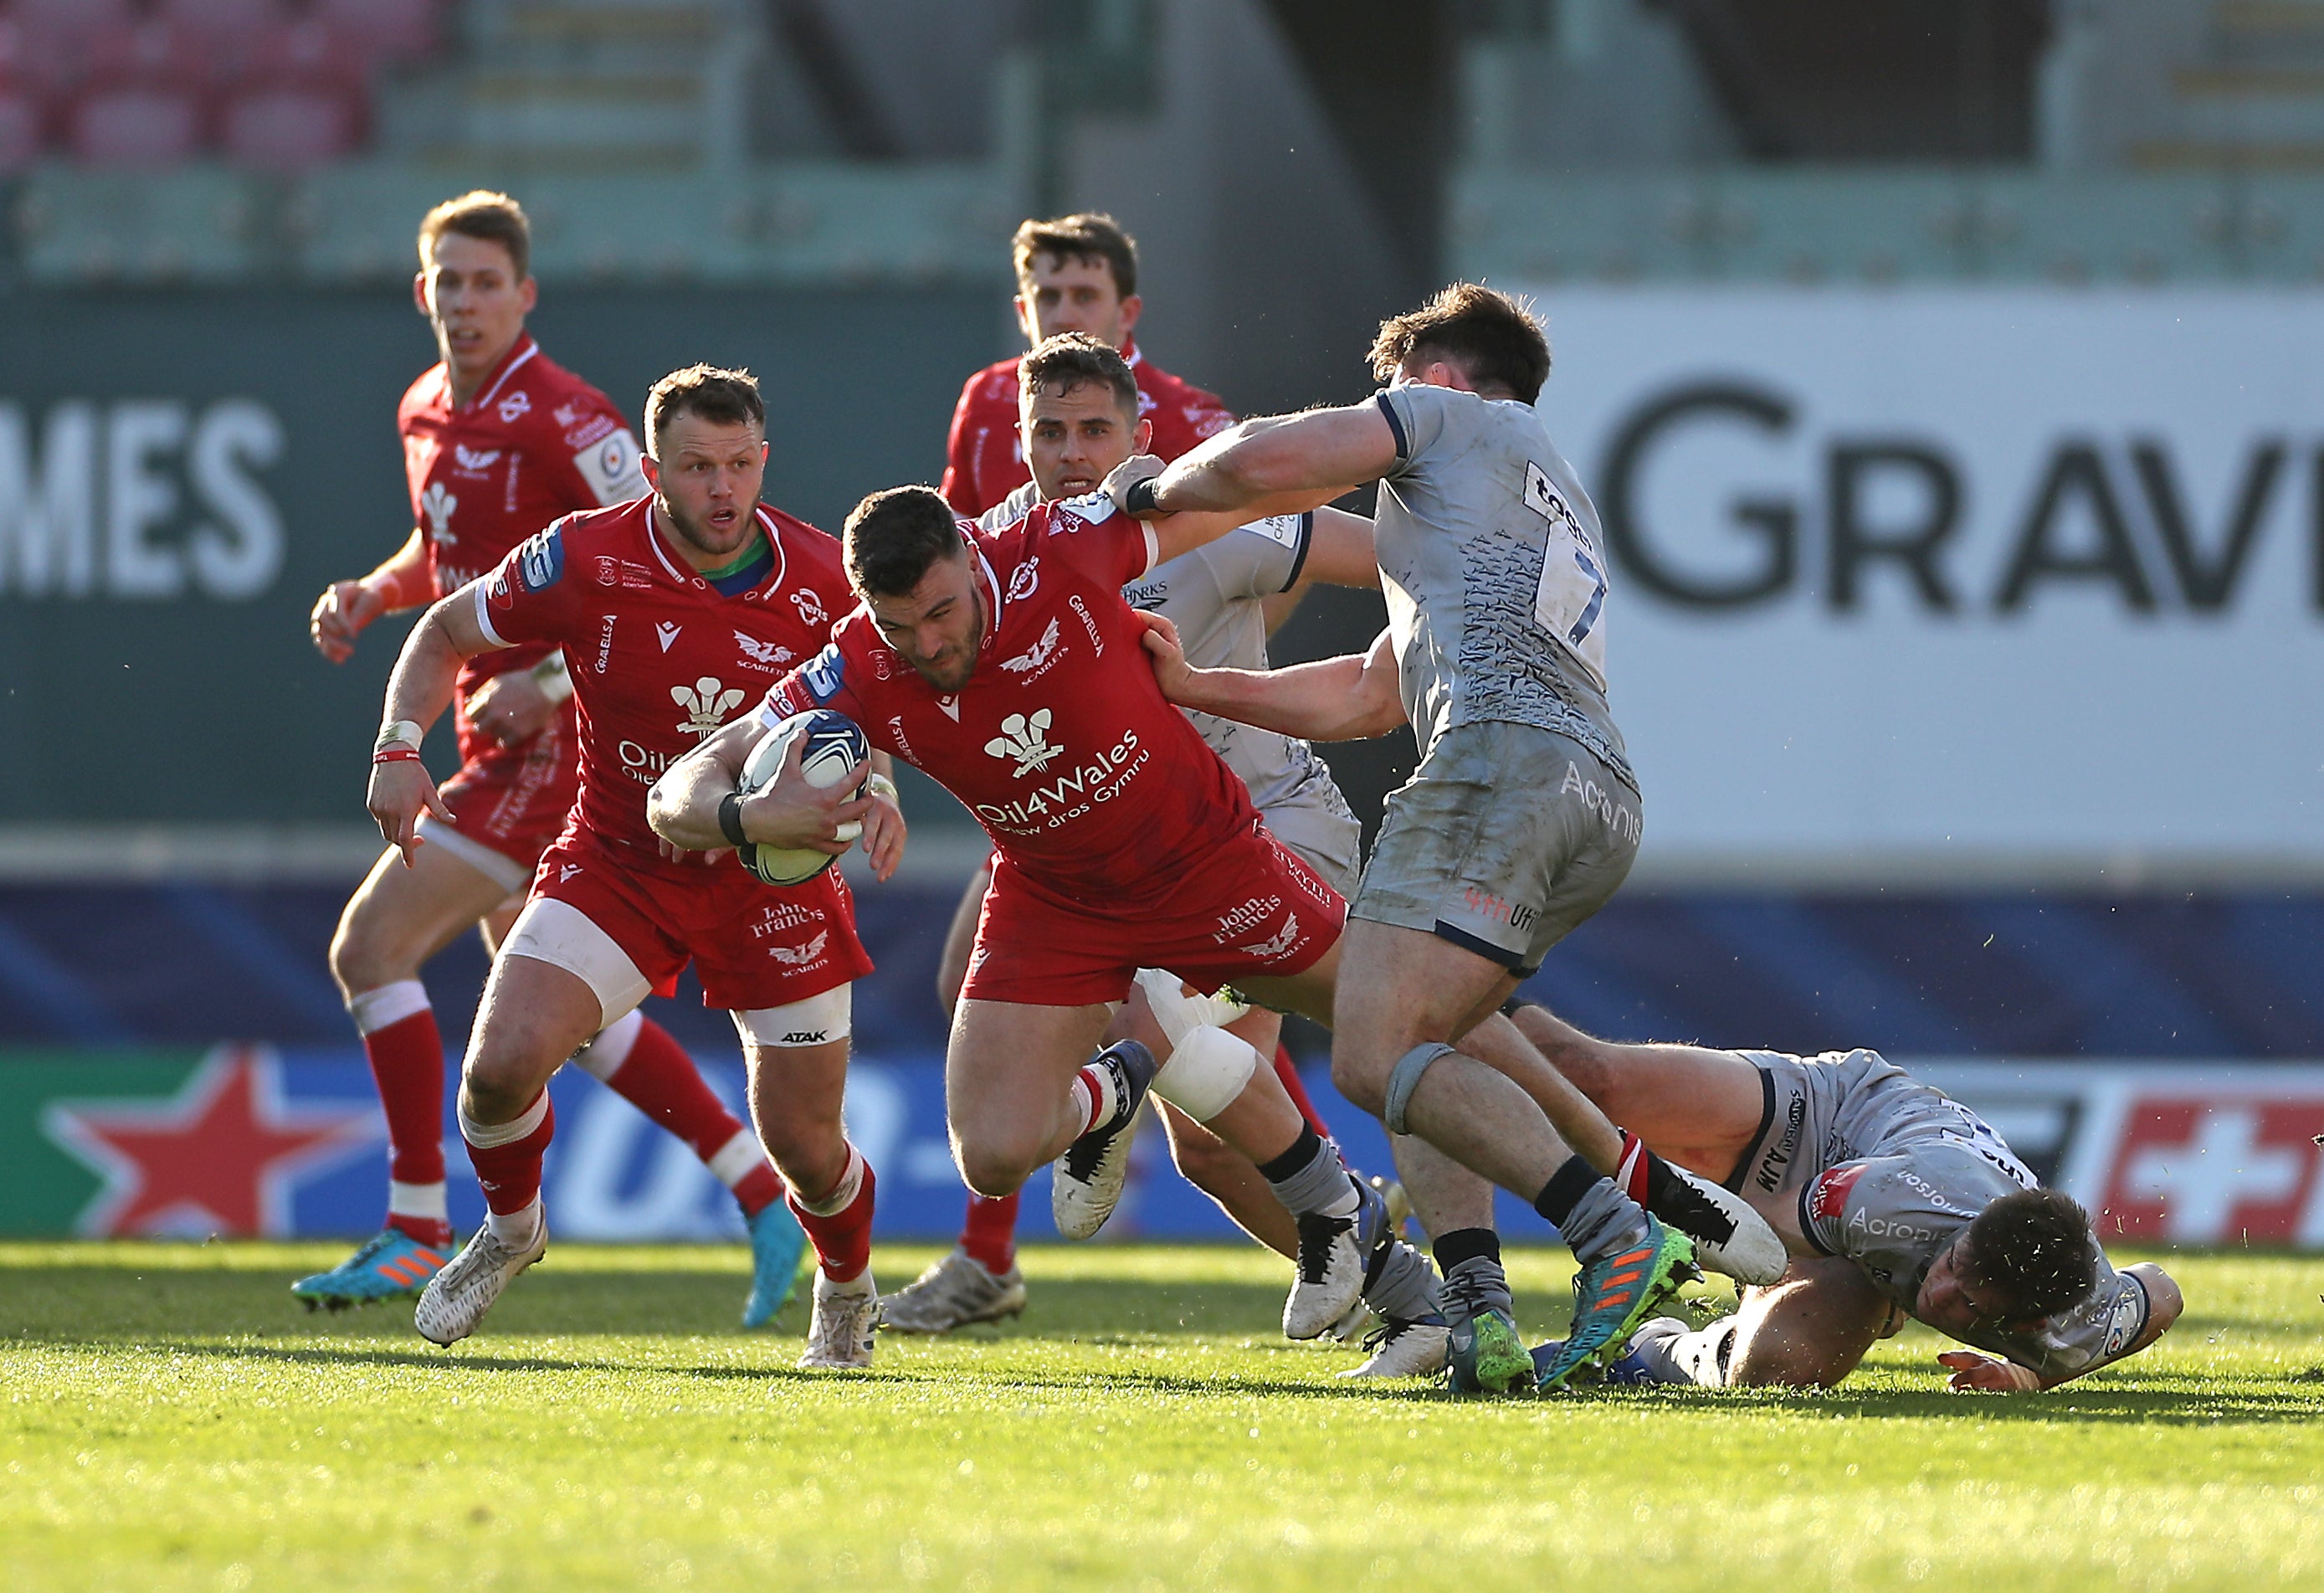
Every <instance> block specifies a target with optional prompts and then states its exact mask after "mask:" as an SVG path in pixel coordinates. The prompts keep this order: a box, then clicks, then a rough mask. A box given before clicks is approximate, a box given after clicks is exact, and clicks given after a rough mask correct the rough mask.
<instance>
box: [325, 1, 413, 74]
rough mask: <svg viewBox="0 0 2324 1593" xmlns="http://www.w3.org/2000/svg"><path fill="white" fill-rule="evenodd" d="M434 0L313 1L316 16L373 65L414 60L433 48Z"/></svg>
mask: <svg viewBox="0 0 2324 1593" xmlns="http://www.w3.org/2000/svg"><path fill="white" fill-rule="evenodd" d="M439 9H440V7H439V6H438V4H437V0H315V15H317V16H318V17H319V18H321V19H322V20H323V21H324V22H326V23H329V24H330V25H331V27H332V29H333V30H334V31H335V32H339V33H341V34H344V35H345V36H346V37H347V38H350V39H353V40H355V41H356V42H358V43H359V45H360V46H361V48H362V50H363V52H364V55H365V56H366V57H367V58H368V59H369V60H372V61H373V62H374V64H377V63H383V62H390V61H404V60H418V59H419V58H420V57H421V56H423V55H426V54H428V53H429V51H433V50H434V49H435V48H436V42H437V38H438V15H437V14H438V10H439Z"/></svg>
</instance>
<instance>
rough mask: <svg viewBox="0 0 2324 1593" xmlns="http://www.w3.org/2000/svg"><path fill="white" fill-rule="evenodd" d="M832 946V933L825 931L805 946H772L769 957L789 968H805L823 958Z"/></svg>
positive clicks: (768, 951)
mask: <svg viewBox="0 0 2324 1593" xmlns="http://www.w3.org/2000/svg"><path fill="white" fill-rule="evenodd" d="M830 944H831V931H829V930H824V931H820V932H819V933H818V934H816V937H815V939H814V940H809V941H807V943H806V944H805V945H803V946H770V947H768V948H767V955H768V956H769V957H771V958H773V959H775V960H776V961H777V962H779V963H782V964H783V965H784V966H786V967H788V968H803V967H805V966H806V965H807V964H808V963H811V962H815V961H816V960H818V959H821V957H822V956H823V949H824V948H825V946H828V945H830Z"/></svg>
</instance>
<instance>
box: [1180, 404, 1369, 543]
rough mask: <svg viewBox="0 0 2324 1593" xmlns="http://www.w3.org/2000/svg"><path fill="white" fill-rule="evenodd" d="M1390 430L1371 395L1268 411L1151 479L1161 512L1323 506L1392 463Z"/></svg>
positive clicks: (1279, 510)
mask: <svg viewBox="0 0 2324 1593" xmlns="http://www.w3.org/2000/svg"><path fill="white" fill-rule="evenodd" d="M1396 457H1397V449H1396V431H1395V429H1394V428H1393V427H1391V426H1390V425H1389V424H1388V417H1387V416H1386V415H1384V414H1382V413H1381V412H1380V408H1379V404H1377V403H1373V402H1372V401H1371V400H1369V399H1366V400H1365V401H1364V402H1363V403H1354V404H1349V405H1346V406H1344V407H1342V408H1338V409H1319V410H1309V411H1307V412H1305V414H1297V415H1272V416H1266V417H1262V418H1260V419H1259V420H1253V421H1243V422H1242V424H1240V425H1239V426H1237V427H1235V428H1233V429H1232V430H1231V431H1222V432H1220V433H1219V434H1218V435H1217V436H1216V437H1213V438H1212V439H1211V440H1209V441H1207V442H1205V443H1203V445H1202V447H1200V448H1198V449H1194V451H1193V452H1192V453H1189V454H1187V455H1185V457H1184V458H1180V459H1179V460H1178V461H1177V463H1176V464H1174V465H1172V466H1171V467H1170V468H1168V469H1167V470H1165V471H1163V472H1162V474H1161V475H1160V476H1159V477H1157V478H1156V479H1155V482H1154V486H1153V504H1152V506H1153V507H1154V508H1155V509H1157V510H1159V511H1162V512H1163V513H1165V514H1177V513H1184V512H1187V511H1204V510H1216V509H1226V510H1240V511H1243V512H1244V513H1245V514H1246V517H1247V516H1248V515H1249V514H1250V512H1251V511H1253V510H1257V511H1258V512H1259V513H1261V514H1285V513H1288V512H1289V511H1288V510H1286V509H1285V508H1283V507H1281V506H1279V503H1280V501H1281V500H1285V499H1291V498H1296V497H1297V496H1298V495H1302V494H1314V493H1319V492H1320V493H1322V494H1323V495H1322V497H1320V498H1314V499H1311V501H1312V502H1320V503H1329V502H1331V501H1332V499H1333V498H1335V497H1338V496H1339V495H1341V494H1342V493H1344V492H1347V491H1349V490H1351V488H1354V487H1358V486H1362V485H1364V484H1365V483H1366V482H1368V481H1377V480H1379V478H1380V477H1382V476H1384V475H1386V474H1387V473H1388V471H1389V470H1390V469H1392V468H1394V467H1395V465H1396Z"/></svg>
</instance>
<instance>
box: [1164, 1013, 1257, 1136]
mask: <svg viewBox="0 0 2324 1593" xmlns="http://www.w3.org/2000/svg"><path fill="white" fill-rule="evenodd" d="M1258 1070H1259V1052H1257V1051H1253V1050H1252V1049H1251V1048H1250V1044H1249V1043H1248V1042H1245V1041H1241V1040H1238V1039H1236V1038H1235V1037H1234V1036H1233V1035H1231V1034H1230V1033H1227V1032H1226V1031H1225V1030H1224V1029H1214V1028H1213V1027H1211V1026H1210V1025H1209V1024H1207V1023H1205V1024H1203V1026H1202V1027H1200V1028H1198V1029H1194V1030H1192V1031H1190V1032H1189V1033H1187V1035H1186V1037H1185V1039H1184V1040H1181V1041H1179V1042H1177V1044H1176V1046H1175V1047H1173V1048H1172V1050H1171V1052H1170V1060H1168V1061H1167V1062H1165V1063H1163V1064H1162V1070H1161V1071H1160V1072H1158V1073H1157V1074H1155V1075H1154V1084H1153V1090H1154V1093H1155V1094H1156V1095H1158V1096H1160V1097H1161V1098H1163V1099H1164V1100H1166V1101H1168V1102H1169V1103H1170V1104H1171V1105H1172V1106H1174V1107H1177V1108H1178V1109H1179V1110H1180V1111H1182V1112H1184V1113H1185V1114H1186V1116H1189V1117H1192V1118H1193V1119H1194V1121H1195V1122H1197V1123H1208V1122H1209V1121H1210V1120H1211V1119H1212V1118H1213V1117H1215V1116H1218V1115H1219V1114H1220V1113H1221V1112H1223V1111H1225V1110H1226V1109H1227V1108H1228V1107H1231V1106H1232V1105H1233V1104H1234V1100H1235V1098H1236V1097H1237V1096H1239V1095H1240V1094H1242V1088H1243V1086H1244V1085H1246V1084H1249V1083H1250V1076H1251V1075H1252V1074H1253V1073H1255V1072H1257V1071H1258Z"/></svg>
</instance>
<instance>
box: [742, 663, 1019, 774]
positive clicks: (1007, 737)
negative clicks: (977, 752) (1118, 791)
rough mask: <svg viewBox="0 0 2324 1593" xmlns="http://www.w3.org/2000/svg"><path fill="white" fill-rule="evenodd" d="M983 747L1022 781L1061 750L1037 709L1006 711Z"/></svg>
mask: <svg viewBox="0 0 2324 1593" xmlns="http://www.w3.org/2000/svg"><path fill="white" fill-rule="evenodd" d="M712 683H713V684H714V685H715V683H716V682H715V681H714V682H712ZM984 750H985V751H986V752H987V753H988V754H990V755H991V756H993V757H996V758H1014V759H1016V760H1017V767H1016V769H1015V771H1014V773H1015V774H1016V777H1017V778H1018V779H1019V780H1022V779H1024V778H1025V776H1026V775H1028V774H1030V773H1033V772H1034V771H1035V770H1037V769H1046V768H1047V767H1048V766H1049V765H1050V764H1052V763H1054V762H1056V759H1057V758H1058V757H1059V756H1061V755H1063V754H1064V752H1065V748H1064V747H1062V746H1056V745H1054V744H1053V743H1052V742H1051V741H1050V740H1049V710H1048V709H1045V708H1037V709H1034V710H1033V712H1032V715H1031V717H1030V718H1028V717H1027V716H1026V715H1024V714H1010V716H1009V717H1008V718H1005V719H1003V720H1001V734H1000V735H998V736H994V737H993V738H992V739H991V740H990V741H988V742H986V743H985V744H984Z"/></svg>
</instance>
